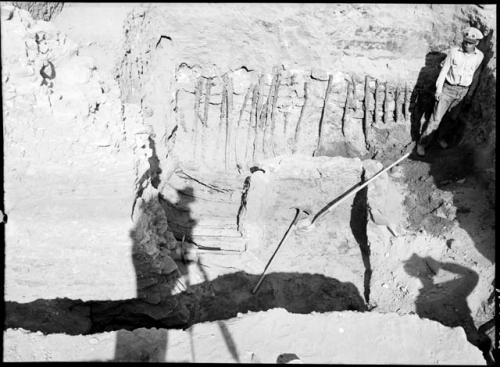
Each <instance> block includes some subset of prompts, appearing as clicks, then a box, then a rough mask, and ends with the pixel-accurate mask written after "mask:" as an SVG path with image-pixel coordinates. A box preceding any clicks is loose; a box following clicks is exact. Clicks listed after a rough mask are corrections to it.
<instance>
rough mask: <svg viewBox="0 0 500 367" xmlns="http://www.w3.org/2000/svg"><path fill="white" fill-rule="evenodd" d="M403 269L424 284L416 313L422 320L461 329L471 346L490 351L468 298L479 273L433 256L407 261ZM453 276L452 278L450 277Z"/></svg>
mask: <svg viewBox="0 0 500 367" xmlns="http://www.w3.org/2000/svg"><path fill="white" fill-rule="evenodd" d="M404 269H405V271H406V272H407V273H408V275H410V276H412V277H416V278H418V279H420V281H421V282H422V285H423V287H422V288H421V289H420V294H419V295H418V297H417V299H416V301H415V306H416V312H417V314H418V315H419V316H420V317H422V318H427V319H431V320H435V321H438V322H440V323H441V324H443V325H445V326H448V327H452V328H453V327H462V328H463V329H464V330H465V334H466V335H467V340H468V341H469V342H470V343H472V344H474V345H475V346H477V347H478V348H479V349H481V350H483V351H485V350H489V348H490V347H491V341H490V340H489V339H488V337H487V336H486V335H485V334H484V333H480V332H479V331H478V329H477V328H476V326H475V325H474V320H473V319H472V315H471V310H470V309H469V306H468V304H467V297H468V296H469V294H471V293H472V291H473V290H474V288H475V287H476V285H477V283H478V280H479V276H478V274H477V273H476V272H474V271H473V270H471V269H469V268H466V267H465V266H462V265H458V264H455V263H451V262H440V261H437V260H434V259H433V258H432V257H430V256H426V257H420V256H418V255H416V254H413V255H412V256H411V257H410V258H409V259H408V260H406V261H405V264H404ZM443 272H446V273H448V276H447V274H446V273H444V274H445V275H444V276H445V277H446V278H444V279H442V280H441V281H440V279H439V278H441V277H442V276H443V275H442V274H443ZM450 273H451V274H453V277H450V276H449V274H450ZM457 275H458V276H459V277H458V278H457V277H456V276H457ZM450 278H451V280H450ZM485 357H486V356H485Z"/></svg>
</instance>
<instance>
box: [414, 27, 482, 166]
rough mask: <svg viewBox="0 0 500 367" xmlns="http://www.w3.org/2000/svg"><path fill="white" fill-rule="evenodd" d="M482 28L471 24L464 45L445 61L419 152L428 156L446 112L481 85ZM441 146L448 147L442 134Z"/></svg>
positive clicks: (420, 140) (451, 53)
mask: <svg viewBox="0 0 500 367" xmlns="http://www.w3.org/2000/svg"><path fill="white" fill-rule="evenodd" d="M482 38H483V34H482V33H481V31H480V30H479V29H477V28H474V27H469V28H467V29H466V30H465V31H464V34H463V41H462V46H461V47H452V48H451V50H450V51H449V52H448V55H447V56H446V59H445V60H444V64H443V68H442V69H441V72H440V73H439V77H438V79H437V81H436V94H435V98H436V103H435V105H434V112H433V113H432V116H431V118H430V120H429V124H428V126H427V128H426V129H425V130H424V131H422V134H421V136H420V139H419V141H418V142H417V154H418V155H420V156H423V155H425V148H426V147H427V146H428V145H429V143H430V136H431V134H432V133H433V132H434V131H436V130H438V128H439V124H440V123H441V120H442V119H443V116H444V115H445V113H446V112H448V111H449V110H451V109H452V108H453V107H455V106H457V105H458V104H459V103H460V102H461V101H462V100H463V99H465V100H466V101H467V100H468V99H470V97H471V95H472V94H473V93H474V89H475V86H476V85H477V75H475V72H476V70H477V69H478V68H479V65H481V62H482V61H483V58H484V55H483V53H482V52H481V51H480V50H478V49H477V47H476V46H477V44H478V43H479V40H481V39H482ZM438 142H439V145H440V146H441V147H442V148H447V147H448V144H447V143H446V141H444V140H443V139H441V138H440V137H438Z"/></svg>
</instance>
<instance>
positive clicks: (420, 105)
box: [410, 52, 446, 141]
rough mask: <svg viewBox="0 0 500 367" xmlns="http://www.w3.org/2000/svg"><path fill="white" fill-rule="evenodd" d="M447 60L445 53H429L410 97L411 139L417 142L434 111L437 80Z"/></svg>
mask: <svg viewBox="0 0 500 367" xmlns="http://www.w3.org/2000/svg"><path fill="white" fill-rule="evenodd" d="M445 58H446V54H445V53H443V52H429V53H428V54H427V55H425V65H424V66H423V67H422V68H421V69H420V71H419V73H418V77H417V82H416V83H415V86H414V87H413V92H412V94H411V96H410V113H411V128H410V133H411V139H412V140H413V141H417V140H418V139H419V138H420V131H421V130H422V129H423V128H424V127H426V125H427V124H428V122H429V119H430V117H431V115H432V111H433V109H434V102H435V98H434V94H435V93H436V80H437V78H438V76H439V72H440V70H441V63H442V62H443V60H444V59H445Z"/></svg>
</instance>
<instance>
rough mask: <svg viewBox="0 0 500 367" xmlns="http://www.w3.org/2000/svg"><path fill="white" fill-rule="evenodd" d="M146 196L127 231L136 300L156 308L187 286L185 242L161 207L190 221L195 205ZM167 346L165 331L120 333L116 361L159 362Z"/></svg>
mask: <svg viewBox="0 0 500 367" xmlns="http://www.w3.org/2000/svg"><path fill="white" fill-rule="evenodd" d="M153 147H154V145H153ZM153 157H155V154H153ZM150 163H151V162H150ZM152 163H153V164H152V167H153V168H155V167H156V168H155V169H154V172H156V173H157V172H159V166H158V165H156V166H155V165H154V163H155V162H154V161H153V162H152ZM151 176H152V177H151V181H152V182H151V183H152V185H153V187H154V188H155V189H156V188H157V187H158V184H159V182H158V181H156V182H153V179H154V177H156V175H151ZM153 176H154V177H153ZM184 192H185V193H192V188H189V187H188V188H185V189H184ZM141 194H143V193H141ZM148 195H149V199H146V200H144V198H143V197H142V196H143V195H141V201H140V204H139V207H138V212H139V216H138V218H137V220H136V222H135V225H134V228H133V229H132V230H131V231H130V238H131V240H132V243H133V244H132V262H133V265H134V269H135V273H136V285H137V299H139V300H142V301H144V302H146V303H149V304H153V305H158V304H160V303H162V302H164V301H165V300H167V299H168V297H170V296H171V295H172V294H173V293H174V292H175V291H183V290H185V288H186V286H185V285H184V283H183V282H182V281H181V277H182V276H187V273H188V267H187V266H186V260H185V258H186V257H188V256H187V254H188V253H189V251H190V249H189V248H188V247H187V246H185V243H184V241H182V242H179V241H177V240H176V238H175V237H174V235H173V233H172V232H171V229H170V226H169V220H168V217H167V211H166V210H165V208H164V206H165V205H174V206H175V205H177V206H181V205H182V208H183V210H184V215H185V216H187V217H188V218H189V216H190V211H189V204H190V203H191V202H192V201H194V196H193V195H191V196H187V197H188V198H189V199H188V200H181V199H179V201H178V202H177V203H176V204H171V203H170V202H169V201H168V200H166V199H165V198H164V197H163V196H162V195H161V193H158V192H155V191H153V192H149V193H148ZM190 230H191V229H189V230H188V231H187V232H186V233H184V234H183V238H184V237H186V236H187V237H188V238H189V237H190V235H191V232H190ZM188 286H189V284H188ZM145 326H146V325H145ZM144 340H147V345H144V342H143V341H144ZM166 346H167V331H166V330H164V329H159V330H155V329H151V330H143V329H141V330H138V331H135V332H130V331H126V330H119V331H118V332H117V338H116V348H115V360H116V361H137V360H138V361H150V362H162V361H164V358H165V353H166Z"/></svg>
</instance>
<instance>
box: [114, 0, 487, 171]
mask: <svg viewBox="0 0 500 367" xmlns="http://www.w3.org/2000/svg"><path fill="white" fill-rule="evenodd" d="M263 7H264V9H262V7H259V8H258V9H257V8H255V7H252V6H250V5H241V6H236V5H234V6H233V5H229V6H227V7H225V8H224V10H218V11H215V10H214V9H211V8H210V7H208V6H205V5H201V6H200V8H199V9H198V10H197V11H196V12H188V13H187V14H186V12H185V11H184V9H183V7H182V6H180V5H171V6H168V7H167V6H162V5H151V6H150V7H146V8H145V9H142V10H140V11H135V12H133V13H132V14H131V15H130V17H129V19H128V21H127V24H126V27H125V35H126V37H125V38H126V41H125V47H124V57H123V59H122V61H121V64H120V66H119V68H118V70H117V78H118V81H119V83H120V86H121V90H122V98H123V100H124V101H126V102H127V103H135V104H138V105H140V106H141V108H142V112H143V114H144V115H145V120H144V122H145V124H150V125H151V126H153V127H154V131H155V134H156V136H157V139H162V144H159V145H160V149H162V150H163V151H162V154H161V155H162V158H161V159H162V160H163V159H164V157H165V156H166V155H167V151H168V150H169V148H166V146H169V147H172V146H174V145H175V143H174V141H175V139H177V140H178V141H179V144H178V145H179V146H180V145H182V144H181V143H189V144H191V145H192V144H193V143H195V142H197V144H196V149H198V150H199V151H197V152H196V151H194V148H193V150H192V151H187V150H186V149H181V150H177V151H176V154H173V155H171V158H174V157H176V158H178V160H179V161H182V162H185V163H186V162H189V161H195V162H198V163H201V162H203V164H202V166H203V165H205V166H207V167H210V168H209V169H221V170H227V169H233V170H234V169H235V168H236V169H238V168H237V167H239V168H240V169H241V168H244V167H245V168H247V167H250V166H252V165H254V164H256V163H257V162H258V161H259V159H264V158H267V157H273V156H275V155H279V154H289V153H304V154H308V155H313V154H314V155H330V156H335V155H343V156H358V157H371V156H375V155H376V154H379V158H380V157H381V156H382V154H381V153H384V152H385V153H387V154H388V155H390V156H397V155H398V154H399V152H400V151H401V149H403V148H404V147H405V146H406V145H407V144H408V143H409V142H411V141H412V139H413V140H414V134H413V133H412V129H413V130H414V129H415V126H414V125H415V124H416V122H415V121H412V114H414V112H415V103H417V102H418V103H420V104H422V103H423V104H424V105H425V106H424V109H425V108H427V109H428V108H429V106H431V105H432V103H433V100H432V94H433V91H432V88H433V84H434V81H435V77H437V73H439V62H440V61H441V60H442V57H443V55H444V53H445V52H446V51H447V50H448V49H449V47H450V45H452V44H458V43H459V42H461V36H460V32H461V30H462V29H464V28H465V27H466V26H469V25H477V24H476V23H477V22H478V20H477V18H478V15H477V11H475V8H474V6H462V5H432V6H430V5H406V4H405V5H365V4H361V5H347V4H330V5H315V6H312V7H308V8H305V7H303V6H301V5H298V4H297V5H296V4H289V5H286V6H285V5H276V4H275V5H264V6H263ZM221 11H222V12H223V13H222V14H221V13H220V12H221ZM181 14H182V16H180V15H181ZM483 21H484V20H483ZM483 28H484V27H483ZM486 28H487V27H486ZM488 29H489V28H488ZM488 29H486V31H487V30H488ZM486 33H488V32H486ZM220 39H222V40H224V42H218V41H217V40H220ZM488 42H489V41H487V40H485V41H484V42H483V44H481V48H482V49H488V48H489V47H491V46H490V45H489V44H488ZM490 69H491V66H490ZM485 70H486V69H485ZM487 79H488V78H487V77H485V76H484V73H483V76H482V80H483V83H482V84H483V88H484V85H485V84H487V82H486V80H487ZM490 84H491V83H490ZM429 96H430V97H429ZM478 96H479V95H478ZM426 99H427V101H426ZM490 125H491V124H490ZM490 130H491V128H489V130H488V129H487V131H490ZM169 138H170V139H171V140H170V142H169V143H168V144H167V141H168V140H169ZM389 152H390V153H389ZM200 154H201V157H202V158H203V159H204V160H203V161H200V160H199V157H200Z"/></svg>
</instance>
